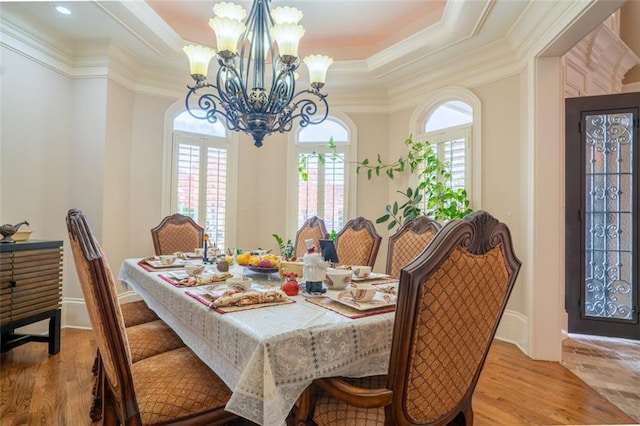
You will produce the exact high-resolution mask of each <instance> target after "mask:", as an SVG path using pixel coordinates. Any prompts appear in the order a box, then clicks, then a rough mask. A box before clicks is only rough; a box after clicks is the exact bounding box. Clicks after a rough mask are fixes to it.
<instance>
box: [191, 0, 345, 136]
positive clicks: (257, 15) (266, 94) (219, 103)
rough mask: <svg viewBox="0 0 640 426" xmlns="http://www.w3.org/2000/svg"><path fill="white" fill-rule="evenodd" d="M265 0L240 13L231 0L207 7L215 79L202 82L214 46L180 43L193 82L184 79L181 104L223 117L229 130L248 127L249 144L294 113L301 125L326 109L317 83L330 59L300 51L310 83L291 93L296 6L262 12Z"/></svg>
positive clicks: (282, 127)
mask: <svg viewBox="0 0 640 426" xmlns="http://www.w3.org/2000/svg"><path fill="white" fill-rule="evenodd" d="M269 1H270V0H254V1H253V5H252V7H251V11H250V12H249V15H248V16H247V12H246V10H245V9H244V8H243V7H242V6H240V5H237V4H234V3H226V2H222V3H218V4H216V5H214V6H213V12H214V14H215V17H214V18H212V19H210V20H209V26H210V27H211V28H212V29H213V31H214V32H215V35H216V42H217V49H218V51H217V58H218V64H219V68H218V72H217V75H216V81H215V84H212V83H209V82H207V72H208V69H209V62H210V61H211V59H212V58H213V57H214V56H216V52H215V51H214V50H213V49H210V48H208V47H204V46H194V45H190V46H185V47H184V48H183V50H184V52H185V53H186V54H187V56H188V57H189V64H190V69H191V71H190V72H191V77H192V78H193V80H194V81H195V84H194V85H193V86H187V88H188V89H189V91H188V92H187V96H186V98H185V105H186V108H187V111H189V113H190V114H191V115H192V116H193V117H195V118H197V119H202V120H208V121H209V122H211V123H215V122H216V121H217V120H218V118H219V117H223V118H224V120H225V121H226V125H227V127H228V128H229V130H234V131H243V132H245V133H248V134H250V135H251V136H252V137H253V140H254V144H255V146H257V147H260V146H262V141H263V139H264V137H265V136H267V135H270V134H271V133H274V132H280V133H284V132H288V131H290V130H291V128H292V126H293V122H294V120H299V123H300V126H302V127H305V126H308V125H309V124H319V123H322V122H323V121H324V120H325V119H326V118H327V115H328V114H329V105H328V104H327V100H326V97H327V95H326V94H323V93H321V92H320V89H322V87H323V86H324V82H325V78H326V75H327V69H328V68H329V66H330V65H331V63H332V62H333V60H332V59H331V58H329V57H327V56H320V55H311V56H307V57H305V58H304V60H303V62H304V63H305V64H306V65H307V68H308V69H309V80H310V82H311V87H310V88H309V89H306V90H301V91H299V92H297V93H296V78H297V74H296V72H295V71H296V70H297V69H298V67H299V65H300V59H299V58H298V43H299V41H300V39H301V38H302V36H303V35H304V28H302V26H301V25H299V24H298V22H299V21H300V19H302V13H301V12H300V11H299V10H298V9H296V8H292V7H287V6H285V7H277V8H275V9H274V10H273V12H270V10H269ZM245 17H247V18H246V21H244V22H243V19H244V18H245ZM238 41H240V49H239V51H238ZM274 41H275V43H277V47H278V49H277V54H276V48H275V46H274Z"/></svg>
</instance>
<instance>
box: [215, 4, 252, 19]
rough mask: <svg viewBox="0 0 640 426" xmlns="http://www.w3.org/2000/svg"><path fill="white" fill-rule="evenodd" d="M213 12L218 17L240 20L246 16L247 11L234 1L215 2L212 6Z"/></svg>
mask: <svg viewBox="0 0 640 426" xmlns="http://www.w3.org/2000/svg"><path fill="white" fill-rule="evenodd" d="M213 13H215V15H216V16H218V17H220V18H229V19H234V20H236V21H242V20H244V18H246V17H247V11H246V10H245V9H244V8H243V7H242V6H240V5H239V4H235V3H231V2H229V3H227V2H222V3H217V4H215V5H214V6H213Z"/></svg>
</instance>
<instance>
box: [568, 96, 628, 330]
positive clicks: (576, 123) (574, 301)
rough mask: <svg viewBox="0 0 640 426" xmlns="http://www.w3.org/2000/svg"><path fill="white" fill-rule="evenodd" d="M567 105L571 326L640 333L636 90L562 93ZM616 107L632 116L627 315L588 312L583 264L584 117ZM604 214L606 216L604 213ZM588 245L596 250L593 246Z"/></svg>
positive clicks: (584, 207) (584, 245) (613, 110)
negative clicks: (581, 94) (574, 95)
mask: <svg viewBox="0 0 640 426" xmlns="http://www.w3.org/2000/svg"><path fill="white" fill-rule="evenodd" d="M565 105H566V108H565V114H566V139H565V154H566V156H565V163H566V171H565V173H566V175H565V185H566V186H565V197H566V200H565V201H566V204H565V308H566V310H567V313H568V316H569V332H575V333H584V334H594V335H604V336H610V337H624V338H633V339H640V294H639V293H640V266H639V259H640V253H639V249H640V245H639V244H640V241H639V240H640V92H639V93H625V94H617V95H604V96H590V97H582V98H569V99H566V104H565ZM615 113H627V114H628V113H631V114H632V116H633V122H632V126H633V128H632V131H631V135H632V144H633V145H632V156H633V157H632V172H633V175H632V178H631V185H632V194H631V196H632V202H631V209H632V214H631V221H630V227H631V232H632V235H631V241H632V243H631V244H632V248H631V259H632V260H631V265H630V267H631V271H632V281H631V289H632V291H633V293H632V296H631V303H630V305H631V306H630V308H631V311H632V313H631V317H630V319H618V318H606V317H596V316H593V315H587V314H586V313H585V308H584V306H585V297H586V296H585V294H586V290H585V285H586V284H585V283H586V266H587V265H586V260H585V257H586V256H585V253H586V250H587V247H586V236H585V235H586V227H587V225H586V224H587V219H586V217H585V215H586V214H589V212H587V210H586V206H585V200H586V196H587V193H586V165H585V164H586V160H587V159H586V154H585V153H586V151H587V149H586V148H585V146H586V144H585V142H584V138H585V136H584V133H585V129H586V122H585V118H586V117H587V116H594V115H599V114H602V115H607V114H615ZM605 158H606V157H605ZM603 179H604V178H603ZM605 187H606V185H605ZM618 189H619V188H618ZM604 202H606V200H605V201H604ZM605 210H606V209H605ZM603 216H604V217H605V218H606V217H607V214H604V215H603ZM592 217H593V216H592ZM605 239H606V236H605ZM592 244H593V242H592ZM605 250H607V249H605ZM592 251H594V250H593V248H592Z"/></svg>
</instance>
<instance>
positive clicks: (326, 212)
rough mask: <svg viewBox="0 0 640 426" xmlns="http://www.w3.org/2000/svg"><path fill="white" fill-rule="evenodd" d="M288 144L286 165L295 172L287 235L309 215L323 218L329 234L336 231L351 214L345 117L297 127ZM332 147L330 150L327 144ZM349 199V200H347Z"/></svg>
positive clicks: (350, 130) (350, 145) (351, 144)
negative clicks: (333, 145)
mask: <svg viewBox="0 0 640 426" xmlns="http://www.w3.org/2000/svg"><path fill="white" fill-rule="evenodd" d="M292 133H293V138H294V140H293V141H290V142H291V143H290V145H289V146H290V148H289V164H290V169H291V170H297V171H298V173H297V176H295V178H294V179H288V181H289V182H290V183H289V192H288V193H289V202H288V204H289V212H288V216H289V219H290V220H288V223H292V224H293V225H294V226H296V227H295V228H294V226H291V227H290V229H289V230H288V231H289V234H290V235H295V231H296V230H297V229H298V228H300V226H302V224H303V223H304V221H305V220H307V219H308V218H309V217H312V216H319V217H321V218H322V219H324V222H325V225H326V227H327V230H328V231H329V232H331V231H336V232H338V231H339V230H340V229H342V227H343V226H344V223H345V221H346V220H345V218H348V217H349V216H350V213H351V211H353V209H354V207H353V204H354V203H353V202H352V200H350V197H349V193H350V192H351V191H354V189H353V186H354V185H355V177H353V176H350V174H351V173H352V172H349V170H348V168H347V167H346V164H347V163H346V162H347V161H349V159H350V158H352V157H353V155H354V154H353V152H355V151H354V150H355V140H356V137H355V126H354V125H353V124H352V123H351V121H350V120H349V119H348V118H346V117H341V118H338V117H337V116H335V115H334V116H331V117H328V118H327V119H326V120H325V121H324V122H322V123H321V124H318V125H311V126H308V127H302V128H299V129H298V130H297V131H296V132H292ZM330 140H332V141H333V143H334V144H335V153H334V149H332V148H330V146H329V141H330ZM351 198H353V197H351Z"/></svg>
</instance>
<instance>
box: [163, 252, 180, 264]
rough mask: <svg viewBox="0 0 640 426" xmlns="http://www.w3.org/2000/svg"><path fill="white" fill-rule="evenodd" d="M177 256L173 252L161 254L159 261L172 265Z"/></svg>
mask: <svg viewBox="0 0 640 426" xmlns="http://www.w3.org/2000/svg"><path fill="white" fill-rule="evenodd" d="M177 258H178V257H177V256H176V255H175V254H163V255H162V256H160V263H162V264H163V265H173V264H174V263H176V259H177Z"/></svg>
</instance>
